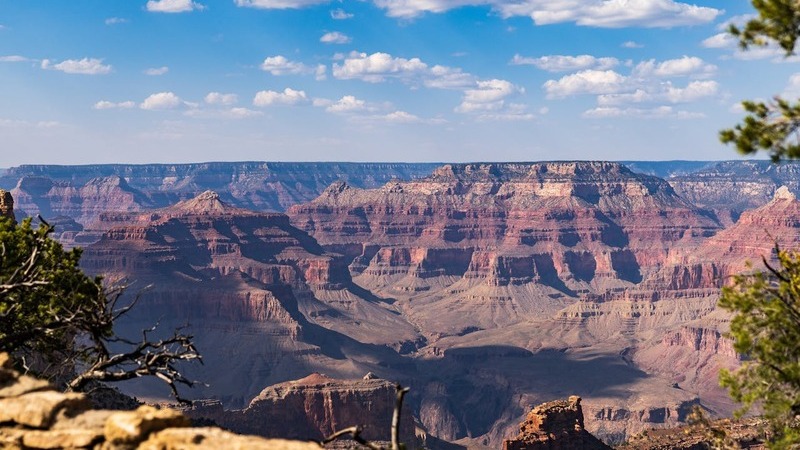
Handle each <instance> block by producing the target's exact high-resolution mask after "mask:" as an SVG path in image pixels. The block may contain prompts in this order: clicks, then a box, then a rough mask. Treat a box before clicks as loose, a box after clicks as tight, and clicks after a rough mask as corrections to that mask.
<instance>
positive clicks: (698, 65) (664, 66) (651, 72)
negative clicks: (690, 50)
mask: <svg viewBox="0 0 800 450" xmlns="http://www.w3.org/2000/svg"><path fill="white" fill-rule="evenodd" d="M716 71H717V66H715V65H713V64H708V63H707V62H705V61H703V60H702V59H700V58H698V57H696V56H684V57H682V58H678V59H669V60H666V61H663V62H660V63H659V62H656V61H655V60H653V59H651V60H649V61H644V62H641V63H639V64H638V65H637V66H636V67H635V68H634V69H633V75H634V76H637V77H651V76H653V77H661V78H670V77H685V76H695V77H707V76H710V75H713V74H714V73H715V72H716Z"/></svg>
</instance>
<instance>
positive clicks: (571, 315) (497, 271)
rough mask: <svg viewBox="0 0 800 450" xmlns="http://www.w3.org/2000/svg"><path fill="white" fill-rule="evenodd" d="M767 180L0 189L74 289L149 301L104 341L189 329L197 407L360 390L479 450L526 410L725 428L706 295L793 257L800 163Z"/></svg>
mask: <svg viewBox="0 0 800 450" xmlns="http://www.w3.org/2000/svg"><path fill="white" fill-rule="evenodd" d="M663 164H668V163H663ZM681 167H683V166H681ZM770 167H773V166H769V165H767V164H761V163H752V164H751V162H735V163H720V164H712V165H708V167H700V166H698V165H692V164H689V165H685V167H684V168H680V167H679V168H678V169H676V170H672V169H670V170H666V169H664V167H660V168H656V169H658V172H657V173H663V174H668V175H670V176H671V178H670V179H669V180H668V181H669V182H666V181H664V180H662V179H659V178H655V177H652V176H643V175H639V174H636V173H634V172H632V171H630V170H628V169H626V168H625V167H624V166H622V165H620V164H616V163H602V162H557V163H556V162H554V163H525V164H453V165H446V166H443V167H440V168H438V169H437V170H435V171H433V170H432V167H429V168H428V169H426V170H427V172H425V171H424V170H422V166H415V165H373V166H370V165H338V166H337V165H325V164H320V165H314V164H306V165H302V164H298V165H293V164H278V165H274V164H271V163H270V164H267V163H241V164H235V163H224V164H199V165H180V166H84V167H81V168H55V167H41V166H28V167H24V168H18V169H12V170H11V171H9V174H7V175H4V176H3V177H0V187H6V188H15V186H16V188H15V189H16V190H15V191H14V192H15V193H18V196H19V197H20V198H21V200H19V199H17V200H18V202H17V204H18V206H19V205H24V212H25V213H26V214H33V213H35V212H37V211H38V212H42V213H43V215H44V217H45V218H46V219H48V218H54V217H56V216H60V215H63V216H62V217H59V218H58V219H57V220H55V221H52V220H51V222H57V226H58V227H59V228H60V229H63V230H64V231H63V232H62V233H61V234H60V235H59V238H61V239H62V240H64V241H65V242H69V244H70V245H82V246H85V247H86V249H85V252H84V257H83V264H84V267H85V268H86V269H87V270H89V271H91V272H93V273H96V274H105V275H106V276H107V278H106V279H107V280H115V279H128V280H129V281H136V284H134V286H133V287H132V288H131V289H130V292H131V294H134V293H136V292H137V291H138V290H139V289H140V288H142V287H144V286H148V285H153V288H152V289H150V290H147V291H145V292H143V293H142V297H141V300H140V302H139V304H138V305H137V307H136V308H135V310H134V311H133V312H132V315H131V316H130V317H129V318H128V320H127V321H126V322H123V323H121V324H120V327H121V328H120V329H121V331H124V332H126V333H129V334H130V335H131V336H136V335H138V333H140V330H141V328H145V327H149V326H151V325H152V324H153V323H154V322H156V321H158V320H159V319H161V324H162V328H165V329H167V330H168V329H169V328H171V327H173V326H181V325H186V324H187V323H188V324H189V327H190V332H192V333H193V334H195V336H196V339H197V341H198V345H199V347H200V349H201V351H202V352H203V354H204V355H205V363H206V365H205V366H204V367H202V368H200V369H198V372H197V373H195V374H193V375H194V376H193V378H196V379H200V380H203V381H205V382H208V383H209V384H210V386H209V387H207V388H201V389H200V390H199V391H197V392H195V393H193V394H194V395H196V396H198V397H214V398H216V399H217V401H219V403H218V404H215V405H216V406H214V405H208V406H213V407H214V408H217V407H219V408H220V410H222V408H223V407H224V408H227V409H228V410H231V409H236V410H239V411H244V410H247V406H248V402H249V401H250V399H252V398H253V397H254V396H257V395H258V394H259V392H261V391H262V390H263V388H264V386H269V385H281V384H282V383H287V380H297V379H301V378H303V377H306V376H308V375H309V374H311V373H316V372H322V373H327V374H329V375H330V376H331V377H334V378H336V379H348V380H351V379H360V378H361V377H362V376H363V375H364V374H365V373H367V372H373V373H375V374H376V375H377V376H378V377H380V378H384V379H392V380H402V381H403V383H404V384H405V385H409V386H411V387H412V389H413V391H412V394H411V395H410V396H409V398H408V407H409V409H410V411H413V414H414V415H415V416H417V418H418V419H419V423H418V425H419V429H420V430H423V429H424V430H425V431H426V432H427V433H428V435H429V436H430V438H431V439H434V438H436V437H438V438H442V439H445V440H447V441H451V442H457V443H458V444H460V445H464V446H468V447H494V448H497V447H499V446H500V444H501V442H502V441H503V439H506V438H508V437H510V436H512V435H514V434H516V432H517V430H516V429H515V423H516V422H517V421H518V420H519V419H521V418H522V415H523V411H524V409H525V408H527V407H528V406H529V405H531V404H538V403H540V402H541V401H543V400H545V399H548V398H558V397H560V396H562V395H564V393H565V392H575V393H577V394H579V395H580V396H581V397H583V398H584V402H583V405H582V406H583V410H584V411H585V412H586V423H585V426H586V429H588V430H590V431H591V432H593V433H595V434H596V435H597V436H600V437H601V438H603V439H605V440H607V441H608V442H621V441H623V440H625V439H626V438H627V437H628V436H630V435H631V433H636V432H639V431H642V430H645V429H649V428H652V427H654V426H663V427H667V426H672V425H675V424H680V423H681V422H682V421H684V420H685V418H686V416H687V414H688V411H691V408H692V407H693V406H695V405H698V404H701V405H702V406H704V407H706V408H708V409H710V410H713V411H715V412H717V413H720V414H725V413H726V412H729V411H731V409H732V405H730V403H729V402H727V403H726V401H727V395H725V393H724V392H723V391H721V390H720V389H719V387H718V386H716V381H715V380H716V371H717V369H718V368H719V367H735V365H736V364H738V357H737V355H736V354H735V353H734V352H733V351H732V347H731V345H730V342H729V341H727V340H726V339H725V338H724V331H725V330H726V327H727V320H728V318H727V317H726V316H725V314H723V313H721V312H720V311H717V310H716V309H715V304H716V300H717V295H718V290H719V287H720V286H721V285H722V284H723V283H724V280H725V277H727V276H728V275H730V274H732V273H736V272H737V271H739V270H742V269H743V268H744V267H745V266H744V261H745V260H746V259H750V260H754V261H755V262H756V264H757V263H758V259H759V258H760V255H761V254H764V255H766V256H767V257H769V255H770V252H771V251H772V249H771V247H772V243H771V238H770V237H769V235H768V234H766V233H765V230H769V231H770V233H771V234H773V235H774V236H775V237H777V238H779V239H781V243H782V245H786V246H791V245H796V244H797V243H800V237H798V236H800V233H798V230H800V209H798V207H797V203H798V202H797V201H796V200H793V199H792V198H791V195H790V193H791V192H796V189H795V188H796V186H795V184H792V183H794V182H792V181H785V180H788V179H789V178H791V175H792V174H793V173H794V171H796V170H797V167H800V165H785V166H784V165H782V166H775V167H774V168H773V169H770ZM662 169H664V170H662ZM654 170H655V169H654ZM698 170H699V171H698ZM336 171H340V172H341V173H342V174H343V175H342V178H343V179H344V181H342V182H339V181H341V180H337V174H336ZM687 171H695V172H694V174H691V173H689V174H688V175H687V173H688V172H687ZM748 171H749V173H752V174H754V175H752V176H751V175H747V173H748ZM384 172H385V173H384ZM423 172H424V173H423ZM698 174H699V175H698ZM394 175H397V178H398V179H397V180H391V178H392V177H393V176H394ZM691 177H694V178H691ZM387 182H388V183H387ZM381 185H382V187H380V186H381ZM782 185H786V187H787V189H779V187H780V186H782ZM212 188H213V189H214V191H213V192H205V191H206V190H207V189H212ZM776 192H777V195H774V194H776ZM681 194H682V195H681ZM317 197H318V198H317ZM773 197H775V198H773ZM687 198H688V199H689V200H687ZM770 198H773V200H772V201H770ZM168 204H174V205H173V206H171V207H166V205H168ZM292 205H294V206H292ZM698 205H701V206H702V208H701V207H698ZM731 205H733V208H732V209H731V208H728V209H727V210H726V209H725V208H727V207H728V206H731ZM243 206H245V207H248V208H251V210H246V209H242V207H243ZM289 206H291V208H290V211H289V216H290V218H289V217H287V216H285V215H282V214H275V213H265V212H263V211H264V210H266V209H282V208H285V207H289ZM751 206H758V207H760V208H761V209H758V210H756V211H750V212H744V213H741V214H740V213H739V212H735V211H733V209H737V208H738V209H737V211H741V210H743V208H744V207H748V208H749V207H751ZM252 209H256V210H259V211H253V210H252ZM725 211H728V216H729V217H728V218H727V219H726V218H725V217H724V216H725V214H724V212H725ZM732 211H733V212H732ZM734 220H738V221H736V223H734ZM723 226H724V227H726V228H724V229H723ZM326 383H327V382H326ZM312 384H313V383H312ZM322 384H323V385H324V384H325V383H322ZM315 386H316V385H315ZM315 389H320V392H321V391H324V389H327V388H317V387H315V388H310V387H309V388H306V387H304V388H302V389H300V388H299V387H298V388H297V389H295V391H297V392H299V391H303V390H304V391H303V392H306V393H309V392H315ZM125 390H126V392H129V393H132V394H135V395H139V396H156V397H158V393H154V391H153V390H152V389H151V388H150V387H149V386H146V385H142V384H133V385H130V386H126V387H125ZM295 391H293V392H295ZM287 392H288V390H287ZM293 395H295V396H298V395H300V394H297V393H295V394H293ZM304 395H305V394H304ZM308 395H311V394H308ZM315 395H316V396H315ZM326 395H327V394H326ZM337 395H338V394H337ZM337 395H333V394H330V398H331V399H335V398H340V399H341V398H347V397H346V396H342V397H337ZM320 396H321V397H322V398H325V395H323V394H319V395H317V394H314V395H311V397H309V398H318V397H320ZM287 399H295V397H292V396H289V397H287ZM295 400H296V399H295ZM295 400H292V401H295ZM271 401H273V399H272V397H269V398H267V399H263V401H262V403H263V402H267V403H268V402H271ZM309 401H310V400H309ZM314 401H315V402H316V400H314ZM332 401H333V400H332ZM315 408H316V406H315V407H314V408H311V407H309V408H308V409H306V407H305V403H304V406H303V410H304V411H312V412H313V411H316V409H315ZM476 411H480V413H479V414H478V413H476ZM320 417H323V418H321V419H319V420H316V421H313V423H319V424H329V423H330V421H329V420H328V419H327V418H325V417H326V416H324V415H323V416H320ZM409 417H410V416H409ZM326 420H327V421H326ZM325 426H329V425H325ZM326 429H327V428H326ZM319 433H322V431H319Z"/></svg>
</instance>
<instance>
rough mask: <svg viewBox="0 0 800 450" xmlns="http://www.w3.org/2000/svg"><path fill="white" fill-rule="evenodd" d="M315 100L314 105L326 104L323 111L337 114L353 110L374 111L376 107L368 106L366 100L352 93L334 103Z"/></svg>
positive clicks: (353, 111) (352, 111)
mask: <svg viewBox="0 0 800 450" xmlns="http://www.w3.org/2000/svg"><path fill="white" fill-rule="evenodd" d="M317 100H320V99H317ZM317 100H315V102H314V105H315V106H326V108H325V111H327V112H330V113H337V114H340V113H355V112H365V111H374V110H375V109H376V108H375V107H372V106H368V105H367V102H365V101H364V100H359V99H357V98H355V97H354V96H352V95H345V96H344V97H342V98H340V99H339V100H338V101H336V102H335V103H328V104H327V105H326V104H324V103H325V102H320V101H317Z"/></svg>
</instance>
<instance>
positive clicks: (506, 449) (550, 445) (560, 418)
mask: <svg viewBox="0 0 800 450" xmlns="http://www.w3.org/2000/svg"><path fill="white" fill-rule="evenodd" d="M519 428H520V433H519V436H517V437H516V439H510V440H506V441H504V442H503V450H573V449H574V450H578V449H581V450H611V447H609V446H607V445H606V444H604V443H603V442H602V441H600V440H599V439H597V438H596V437H594V436H592V435H591V434H589V432H588V431H586V429H585V428H584V426H583V410H582V409H581V398H580V397H578V396H575V395H573V396H572V397H570V398H569V400H566V401H564V400H557V401H553V402H549V403H544V404H541V405H539V406H537V407H535V408H533V410H532V411H531V412H530V413H528V416H527V418H526V419H525V422H523V423H522V424H521V425H520V427H519Z"/></svg>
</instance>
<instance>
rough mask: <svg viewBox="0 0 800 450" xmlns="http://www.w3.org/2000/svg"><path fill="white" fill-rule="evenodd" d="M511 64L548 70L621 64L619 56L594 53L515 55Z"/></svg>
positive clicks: (604, 67)
mask: <svg viewBox="0 0 800 450" xmlns="http://www.w3.org/2000/svg"><path fill="white" fill-rule="evenodd" d="M511 64H512V65H515V66H521V65H531V66H536V67H538V68H539V69H542V70H546V71H548V72H572V71H575V70H582V69H597V70H607V69H611V68H613V67H616V66H617V65H619V60H618V59H617V58H596V57H594V56H592V55H578V56H564V55H551V56H541V57H539V58H529V57H523V56H520V55H514V58H513V59H512V60H511Z"/></svg>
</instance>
